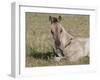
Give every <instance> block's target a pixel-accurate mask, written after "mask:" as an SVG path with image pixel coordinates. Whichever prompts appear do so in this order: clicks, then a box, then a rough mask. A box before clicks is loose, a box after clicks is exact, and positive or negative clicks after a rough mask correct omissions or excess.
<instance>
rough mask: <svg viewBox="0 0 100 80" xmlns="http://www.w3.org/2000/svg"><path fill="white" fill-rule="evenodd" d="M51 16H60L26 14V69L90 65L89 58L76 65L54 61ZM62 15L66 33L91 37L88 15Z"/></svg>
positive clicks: (64, 61) (63, 61)
mask: <svg viewBox="0 0 100 80" xmlns="http://www.w3.org/2000/svg"><path fill="white" fill-rule="evenodd" d="M49 15H51V16H58V15H59V14H42V13H31V12H27V13H26V67H35V66H54V65H55V66H56V65H67V64H68V65H69V64H70V65H72V64H88V63H89V58H88V57H84V58H82V59H80V60H79V61H77V62H74V63H73V62H69V61H66V60H62V61H60V62H59V63H58V62H55V61H54V60H53V56H54V55H53V52H52V48H53V46H54V44H53V39H52V35H51V34H50V22H49V19H48V18H49ZM60 15H61V16H62V25H63V26H64V27H65V29H66V31H68V32H69V33H70V34H72V35H73V36H76V37H77V36H78V37H89V16H88V15H87V16H86V15H85V16H84V15H64V14H60Z"/></svg>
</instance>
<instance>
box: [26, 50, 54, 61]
mask: <svg viewBox="0 0 100 80" xmlns="http://www.w3.org/2000/svg"><path fill="white" fill-rule="evenodd" d="M28 56H30V57H33V58H35V59H42V60H49V59H52V58H53V57H54V54H53V52H46V53H43V52H38V51H35V50H34V49H31V53H30V54H29V55H28Z"/></svg>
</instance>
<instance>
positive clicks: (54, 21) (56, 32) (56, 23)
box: [49, 16, 62, 48]
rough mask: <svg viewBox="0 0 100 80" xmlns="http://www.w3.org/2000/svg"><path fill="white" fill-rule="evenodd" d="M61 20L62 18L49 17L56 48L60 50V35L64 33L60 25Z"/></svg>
mask: <svg viewBox="0 0 100 80" xmlns="http://www.w3.org/2000/svg"><path fill="white" fill-rule="evenodd" d="M61 19H62V18H61V16H59V17H51V16H49V21H50V22H51V34H52V36H53V39H54V42H55V47H56V48H59V47H60V45H61V41H60V35H61V33H62V28H61V24H60V21H61Z"/></svg>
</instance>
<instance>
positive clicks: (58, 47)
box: [49, 16, 89, 61]
mask: <svg viewBox="0 0 100 80" xmlns="http://www.w3.org/2000/svg"><path fill="white" fill-rule="evenodd" d="M61 19H62V17H61V16H59V17H58V18H57V17H51V16H49V21H50V22H51V34H52V36H53V39H54V44H55V47H54V54H55V58H54V59H55V60H56V61H59V60H61V59H62V58H65V59H67V60H69V61H77V60H79V59H80V58H81V57H84V56H89V42H88V41H89V39H85V38H75V37H74V36H72V35H71V34H69V33H68V32H67V31H66V30H65V29H64V27H63V26H62V25H61V23H60V22H61Z"/></svg>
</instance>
